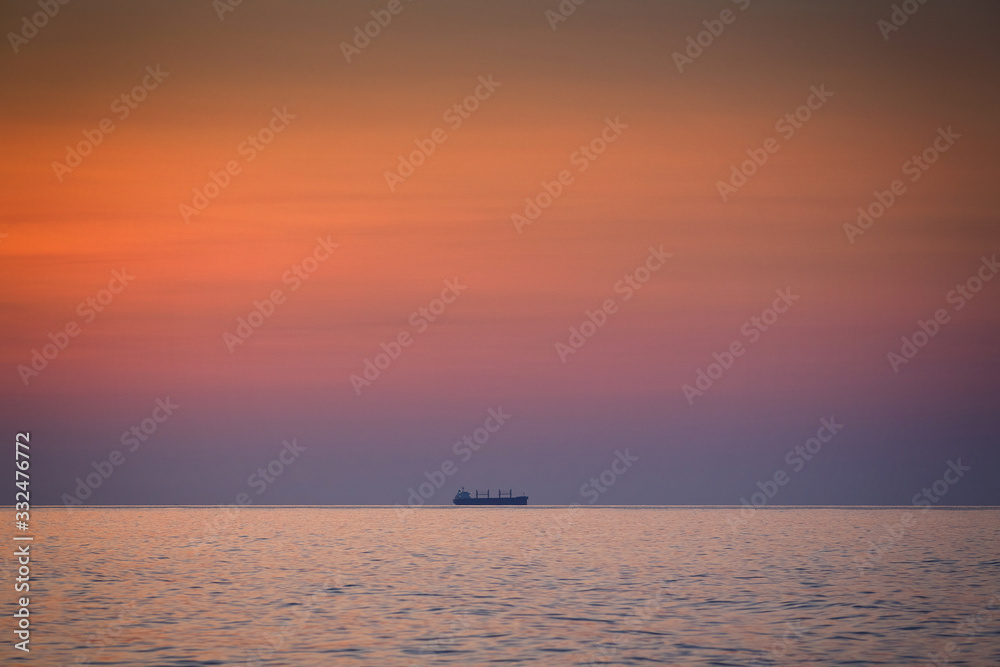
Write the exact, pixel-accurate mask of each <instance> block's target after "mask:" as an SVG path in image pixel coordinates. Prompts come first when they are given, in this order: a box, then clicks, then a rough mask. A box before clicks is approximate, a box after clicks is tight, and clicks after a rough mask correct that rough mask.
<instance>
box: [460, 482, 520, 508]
mask: <svg viewBox="0 0 1000 667" xmlns="http://www.w3.org/2000/svg"><path fill="white" fill-rule="evenodd" d="M452 502H453V503H455V504H456V505H527V504H528V496H525V495H520V496H515V495H514V492H513V490H510V491H507V493H506V494H504V492H503V491H501V490H498V491H497V494H496V495H495V496H491V495H490V492H489V491H488V490H487V491H486V493H485V495H483V494H480V493H479V491H476V495H475V497H473V496H472V494H471V493H469V492H468V491H466V490H465V487H464V486H463V487H462V489H461V490H460V491H459V492H458V493H456V494H455V498H454V500H452Z"/></svg>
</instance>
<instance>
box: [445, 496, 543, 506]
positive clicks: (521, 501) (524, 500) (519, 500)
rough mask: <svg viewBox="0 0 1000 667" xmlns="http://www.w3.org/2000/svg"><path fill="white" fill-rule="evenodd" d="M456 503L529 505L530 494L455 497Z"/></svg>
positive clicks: (454, 501)
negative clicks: (495, 496)
mask: <svg viewBox="0 0 1000 667" xmlns="http://www.w3.org/2000/svg"><path fill="white" fill-rule="evenodd" d="M452 502H453V503H455V504H456V505H527V504H528V496H516V497H514V498H455V499H454V500H452Z"/></svg>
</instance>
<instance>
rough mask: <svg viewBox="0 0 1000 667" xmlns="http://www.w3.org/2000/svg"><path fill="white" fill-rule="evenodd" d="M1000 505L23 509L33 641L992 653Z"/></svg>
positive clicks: (126, 654)
mask: <svg viewBox="0 0 1000 667" xmlns="http://www.w3.org/2000/svg"><path fill="white" fill-rule="evenodd" d="M998 520H1000V511H997V510H987V509H981V510H964V511H963V510H947V509H934V510H932V511H926V512H921V511H915V510H913V509H908V510H904V509H878V510H876V509H846V508H823V509H779V508H774V509H767V510H761V511H756V512H745V513H743V514H741V513H740V511H739V510H737V509H734V508H664V507H656V508H653V507H644V508H635V507H603V508H586V509H581V510H578V511H571V510H569V509H568V508H565V507H527V508H503V507H461V508H457V507H442V508H425V509H419V510H416V511H412V512H408V513H405V514H401V513H400V512H399V511H397V510H395V509H392V508H384V507H297V508H288V507H283V508H279V507H272V508H266V507H252V508H244V509H241V510H239V511H236V510H227V509H221V508H74V509H73V510H66V509H63V508H45V509H40V510H36V511H35V512H33V521H34V526H35V527H36V529H37V530H36V533H35V540H36V541H35V543H34V547H33V550H34V554H33V556H34V558H33V562H32V568H33V570H32V572H33V576H34V577H35V579H34V581H33V584H32V591H31V593H32V619H33V622H34V624H35V625H34V628H35V632H34V634H33V637H32V652H31V657H30V660H31V662H32V663H35V664H39V665H63V664H87V663H89V664H94V665H178V666H179V665H220V664H227V665H229V664H251V665H269V666H271V665H274V666H276V665H438V664H441V665H446V664H448V665H487V664H536V665H587V664H592V663H593V664H612V665H648V664H667V665H683V664H699V665H754V664H758V665H771V664H788V665H794V664H824V665H847V664H854V665H857V664H865V665H915V664H934V659H933V658H932V657H931V656H936V657H937V659H938V660H939V661H940V664H946V663H945V662H944V661H945V660H946V659H947V661H948V662H947V664H952V665H997V664H1000V595H998V594H1000V555H998V554H1000V537H998V525H1000V524H998ZM6 565H7V568H6V569H7V571H8V572H11V571H12V567H13V563H12V561H11V560H10V558H9V557H8V558H7V559H6ZM10 599H11V598H8V599H7V600H6V601H5V602H7V603H8V605H10V602H9V601H10ZM7 617H8V618H10V616H9V614H7ZM9 654H10V652H8V655H9Z"/></svg>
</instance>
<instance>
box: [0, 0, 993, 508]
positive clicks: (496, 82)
mask: <svg viewBox="0 0 1000 667" xmlns="http://www.w3.org/2000/svg"><path fill="white" fill-rule="evenodd" d="M904 4H906V3H904ZM913 5H914V6H916V5H917V3H913ZM560 6H561V7H562V10H560ZM907 6H908V7H909V8H910V9H913V8H914V7H913V6H910V5H907ZM573 7H575V9H573V10H572V12H570V9H572V8H573ZM40 11H42V10H41V9H39V5H38V4H36V3H33V2H28V1H24V0H17V1H16V2H9V3H4V6H3V8H2V10H0V26H2V27H3V31H4V33H5V34H6V41H7V44H6V45H5V46H3V47H0V52H2V55H0V79H2V81H3V90H4V102H3V105H2V106H0V122H2V124H3V130H4V131H3V138H4V144H5V146H4V150H3V151H2V152H0V177H2V182H3V184H4V185H3V188H2V190H0V203H2V206H0V258H2V261H0V276H2V284H3V290H2V292H0V327H2V331H3V336H2V340H0V359H2V366H3V369H4V371H3V373H0V405H2V407H0V424H2V425H3V433H5V434H7V435H6V437H8V438H11V439H13V437H14V434H15V433H17V432H20V431H28V432H30V434H31V442H32V445H33V447H32V454H33V462H32V470H33V478H32V489H33V491H34V492H35V493H36V496H35V498H34V500H35V502H36V503H42V504H55V505H64V504H71V505H77V504H85V505H103V504H225V503H234V502H241V503H246V499H247V498H249V502H250V503H252V504H390V505H394V504H395V505H406V504H408V503H410V504H414V505H416V504H446V503H450V499H451V498H452V496H453V495H454V493H455V491H457V490H458V488H460V487H461V486H465V487H467V488H469V489H476V488H478V489H480V490H485V489H487V488H489V489H493V490H494V492H495V490H497V489H500V488H503V489H504V490H505V491H506V490H508V489H511V490H513V491H514V492H515V495H516V494H517V493H518V492H525V493H527V494H528V495H529V496H530V498H531V500H530V502H531V504H571V503H581V504H585V505H586V504H601V505H609V504H723V505H739V504H741V503H744V502H750V503H751V504H765V503H766V504H770V505H774V504H856V505H872V504H888V505H909V504H911V503H914V502H917V501H918V500H919V501H921V502H923V503H924V504H928V503H929V504H935V505H996V504H1000V487H998V486H997V485H996V483H995V480H996V478H997V474H998V472H1000V454H998V453H997V452H998V447H997V444H998V442H997V438H998V436H997V433H998V432H1000V429H998V427H1000V410H998V403H1000V373H998V370H1000V363H998V361H1000V348H998V346H997V331H998V323H1000V315H998V313H1000V308H998V306H1000V279H997V280H992V278H993V277H994V274H995V273H996V272H997V271H1000V267H997V266H996V264H995V259H994V258H995V257H996V255H997V253H998V251H1000V233H998V228H997V211H998V204H1000V193H998V189H997V187H996V182H997V177H998V171H1000V170H998V164H997V157H996V156H997V155H998V154H1000V132H998V129H997V124H996V118H997V117H998V107H1000V96H998V89H997V86H996V81H997V73H998V65H1000V46H998V44H997V42H996V39H995V32H996V27H997V25H998V23H997V20H998V18H1000V9H997V7H996V6H995V4H991V3H989V2H985V1H982V2H964V3H944V2H937V3H935V2H930V3H926V4H922V5H919V6H918V7H917V8H916V10H915V11H914V12H913V13H912V14H905V13H902V14H900V13H897V14H896V15H895V17H894V16H893V5H892V3H889V2H860V1H855V2H836V3H834V2H809V3H802V2H790V1H780V2H779V1H776V0H775V1H770V2H767V1H765V0H750V1H747V0H740V1H739V2H730V1H728V0H726V1H723V0H717V1H713V2H672V3H658V2H607V1H600V0H590V2H586V3H584V4H582V5H579V6H576V5H573V4H572V3H569V2H563V3H561V5H560V3H558V2H555V1H554V0H553V1H551V2H505V3H495V2H482V1H474V2H458V1H452V2H409V1H407V0H402V1H401V2H399V3H396V2H338V3H319V2H296V3H280V4H279V3H262V2H255V1H253V0H245V1H244V2H242V3H241V4H238V5H230V4H226V3H225V0H219V2H215V3H213V2H209V1H208V0H199V1H197V2H175V3H167V2H150V3H127V2H107V3H100V4H98V5H88V4H86V3H69V4H66V5H59V6H58V11H57V12H56V13H55V14H54V15H53V16H50V17H49V16H44V15H39V14H38V12H40ZM560 12H562V13H560ZM904 19H905V20H904ZM894 20H895V23H894V22H893V21H894ZM39 25H40V27H39ZM365 30H368V33H369V34H368V35H366V34H365ZM371 35H374V36H371ZM859 207H860V208H861V213H859ZM859 216H862V217H861V218H860V220H859ZM931 334H933V335H931ZM779 479H780V480H782V482H781V483H779V482H778V481H777V480H779ZM935 483H937V486H936V487H935ZM421 485H423V487H422V486H421ZM925 489H929V490H930V491H931V493H930V495H925V494H924V490H925ZM754 494H757V495H756V496H755V495H754ZM240 498H242V499H243V500H242V501H240V500H239V499H240Z"/></svg>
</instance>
